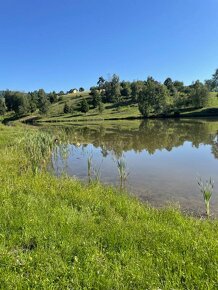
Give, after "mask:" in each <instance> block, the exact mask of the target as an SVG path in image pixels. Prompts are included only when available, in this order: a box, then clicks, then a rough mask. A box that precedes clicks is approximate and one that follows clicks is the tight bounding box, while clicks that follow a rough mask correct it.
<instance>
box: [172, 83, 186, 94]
mask: <svg viewBox="0 0 218 290" xmlns="http://www.w3.org/2000/svg"><path fill="white" fill-rule="evenodd" d="M173 85H174V87H175V88H176V90H177V91H179V92H183V90H184V83H183V82H180V81H174V82H173Z"/></svg>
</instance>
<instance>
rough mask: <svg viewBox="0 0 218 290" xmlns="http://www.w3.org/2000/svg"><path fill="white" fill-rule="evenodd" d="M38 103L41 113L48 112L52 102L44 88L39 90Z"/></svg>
mask: <svg viewBox="0 0 218 290" xmlns="http://www.w3.org/2000/svg"><path fill="white" fill-rule="evenodd" d="M38 100H39V101H38V103H39V112H40V114H46V113H47V112H48V109H49V105H50V102H49V100H48V98H47V95H46V93H45V91H44V90H43V89H40V90H39V91H38Z"/></svg>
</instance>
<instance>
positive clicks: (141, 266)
mask: <svg viewBox="0 0 218 290" xmlns="http://www.w3.org/2000/svg"><path fill="white" fill-rule="evenodd" d="M27 130H31V129H27V128H26V127H25V128H20V127H15V128H14V127H3V126H0V156H1V157H0V158H1V162H0V182H1V195H0V257H1V258H0V285H1V288H2V289H202V290H205V289H217V288H218V222H217V221H216V220H213V221H210V220H199V219H197V218H194V217H188V216H184V215H182V214H181V213H180V212H179V211H178V210H176V209H173V208H168V209H161V210H160V209H159V210H158V209H154V208H152V207H150V206H149V205H143V204H141V203H140V202H139V201H137V200H135V199H133V198H131V197H128V195H126V194H124V193H119V192H117V191H116V190H115V189H113V188H109V187H104V186H101V185H99V184H90V185H88V186H87V185H84V184H82V183H80V182H79V181H76V180H74V179H72V178H67V177H64V176H63V177H61V178H56V177H55V176H53V175H52V174H49V173H46V172H44V171H42V172H39V173H38V174H33V173H32V171H31V167H30V166H29V163H28V158H27V155H25V154H24V150H23V145H22V144H20V143H19V142H18V140H19V139H20V138H21V137H23V136H24V135H25V134H26V131H27ZM36 134H37V131H36ZM21 145H22V146H21Z"/></svg>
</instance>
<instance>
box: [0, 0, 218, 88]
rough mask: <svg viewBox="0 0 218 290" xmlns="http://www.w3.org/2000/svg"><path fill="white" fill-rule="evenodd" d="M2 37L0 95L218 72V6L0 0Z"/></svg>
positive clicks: (199, 1) (163, 0)
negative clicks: (115, 78)
mask: <svg viewBox="0 0 218 290" xmlns="http://www.w3.org/2000/svg"><path fill="white" fill-rule="evenodd" d="M0 37H1V38H0V90H1V89H7V88H8V89H12V90H25V91H29V90H35V89H39V88H44V89H45V90H46V91H51V90H56V91H60V90H64V91H65V90H69V89H71V88H74V87H80V86H83V87H85V88H89V87H90V86H91V85H94V84H95V83H96V81H97V79H98V77H99V76H101V75H103V76H104V77H105V78H107V77H109V76H110V75H111V74H113V73H116V74H118V75H119V76H120V78H121V79H125V80H136V79H146V78H147V76H148V75H151V76H153V77H154V78H155V79H157V80H160V81H163V80H164V79H165V78H166V77H168V76H170V77H172V78H173V79H174V80H175V79H178V80H183V81H184V82H185V83H187V84H188V83H191V82H192V81H193V80H196V79H200V80H205V79H207V78H209V77H210V76H211V75H212V73H213V72H214V71H215V69H216V68H218V0H101V1H100V0H19V1H18V0H0Z"/></svg>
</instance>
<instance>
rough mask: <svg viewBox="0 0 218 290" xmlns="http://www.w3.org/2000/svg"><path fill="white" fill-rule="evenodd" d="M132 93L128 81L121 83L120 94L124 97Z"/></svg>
mask: <svg viewBox="0 0 218 290" xmlns="http://www.w3.org/2000/svg"><path fill="white" fill-rule="evenodd" d="M131 93H132V90H131V84H130V82H124V81H123V82H122V83H121V95H122V96H124V97H130V96H131Z"/></svg>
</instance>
